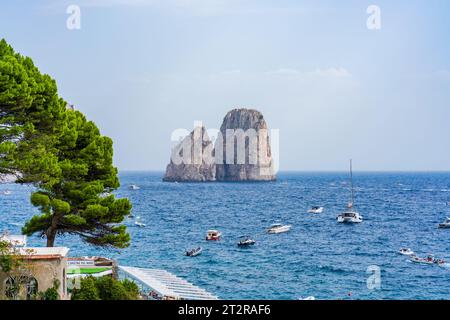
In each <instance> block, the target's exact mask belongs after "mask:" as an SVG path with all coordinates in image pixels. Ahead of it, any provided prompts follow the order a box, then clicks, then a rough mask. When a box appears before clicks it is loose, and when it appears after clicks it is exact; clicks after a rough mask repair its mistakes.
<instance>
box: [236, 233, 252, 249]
mask: <svg viewBox="0 0 450 320" xmlns="http://www.w3.org/2000/svg"><path fill="white" fill-rule="evenodd" d="M255 243H256V241H255V240H253V239H252V238H250V237H249V236H242V237H241V239H240V240H239V242H238V244H237V245H238V246H239V247H248V246H253V245H254V244H255Z"/></svg>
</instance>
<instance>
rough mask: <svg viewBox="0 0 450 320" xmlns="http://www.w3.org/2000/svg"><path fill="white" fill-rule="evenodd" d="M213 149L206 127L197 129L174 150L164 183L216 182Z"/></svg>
mask: <svg viewBox="0 0 450 320" xmlns="http://www.w3.org/2000/svg"><path fill="white" fill-rule="evenodd" d="M213 149H214V147H213V144H212V142H211V140H210V139H209V137H208V133H207V132H206V129H205V127H203V126H202V127H196V128H195V129H194V130H193V131H192V132H191V133H190V134H189V135H188V136H186V137H185V138H184V139H183V140H182V141H181V142H180V143H179V144H177V145H176V146H175V148H174V149H173V150H172V156H171V158H170V163H169V164H168V165H167V168H166V173H165V175H164V178H163V181H169V182H203V181H214V180H215V175H216V166H215V163H214V158H213V152H214V151H213Z"/></svg>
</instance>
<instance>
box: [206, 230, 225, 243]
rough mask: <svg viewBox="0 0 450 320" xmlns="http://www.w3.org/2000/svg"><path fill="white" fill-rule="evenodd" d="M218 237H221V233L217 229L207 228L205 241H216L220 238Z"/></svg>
mask: <svg viewBox="0 0 450 320" xmlns="http://www.w3.org/2000/svg"><path fill="white" fill-rule="evenodd" d="M220 237H222V233H221V232H220V231H217V230H208V231H207V232H206V240H207V241H217V240H220Z"/></svg>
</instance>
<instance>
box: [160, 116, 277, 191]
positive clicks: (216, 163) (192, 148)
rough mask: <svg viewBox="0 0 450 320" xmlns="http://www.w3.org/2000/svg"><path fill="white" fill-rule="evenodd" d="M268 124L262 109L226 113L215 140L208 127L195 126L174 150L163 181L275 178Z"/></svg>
mask: <svg viewBox="0 0 450 320" xmlns="http://www.w3.org/2000/svg"><path fill="white" fill-rule="evenodd" d="M273 180H276V175H275V174H274V169H273V161H272V153H271V148H270V142H269V134H268V128H267V124H266V122H265V120H264V117H263V115H262V114H261V112H259V111H257V110H251V109H234V110H231V111H230V112H228V113H227V115H226V116H225V118H224V119H223V122H222V125H221V127H220V132H219V133H218V136H217V138H216V141H215V145H214V146H213V145H212V142H211V140H210V138H209V136H208V134H207V132H206V129H205V127H203V126H202V127H196V128H195V129H194V130H193V131H192V132H191V133H190V134H189V135H188V136H186V137H185V138H184V139H183V140H182V141H181V142H180V143H179V144H178V145H177V146H175V148H174V149H173V150H172V156H171V160H170V163H169V164H168V165H167V169H166V173H165V175H164V178H163V181H171V182H175V181H176V182H205V181H273Z"/></svg>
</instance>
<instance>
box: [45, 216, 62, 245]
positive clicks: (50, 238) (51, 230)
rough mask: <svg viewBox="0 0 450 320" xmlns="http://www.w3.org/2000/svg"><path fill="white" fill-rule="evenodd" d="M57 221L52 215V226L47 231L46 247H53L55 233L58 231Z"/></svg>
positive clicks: (56, 217)
mask: <svg viewBox="0 0 450 320" xmlns="http://www.w3.org/2000/svg"><path fill="white" fill-rule="evenodd" d="M58 219H59V217H58V216H57V215H56V214H54V215H53V219H52V225H51V226H50V227H49V228H48V229H47V232H46V236H47V247H53V246H54V245H55V238H56V232H57V231H58Z"/></svg>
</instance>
